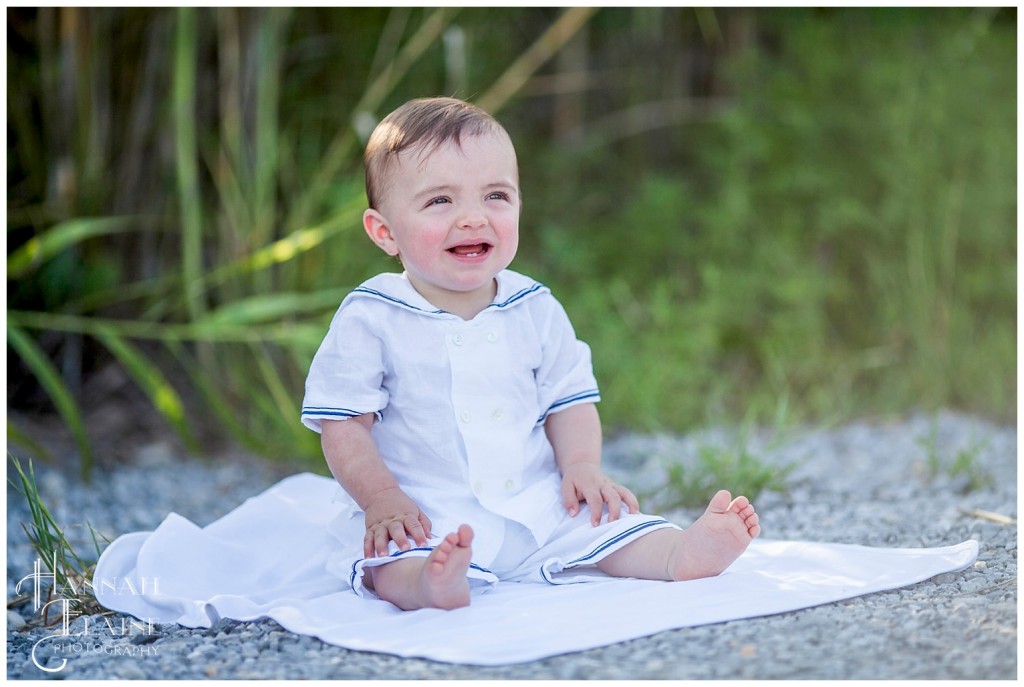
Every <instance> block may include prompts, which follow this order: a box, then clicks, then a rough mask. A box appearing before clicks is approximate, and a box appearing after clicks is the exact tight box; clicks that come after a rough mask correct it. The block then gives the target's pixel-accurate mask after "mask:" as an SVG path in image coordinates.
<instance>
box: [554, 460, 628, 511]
mask: <svg viewBox="0 0 1024 687" xmlns="http://www.w3.org/2000/svg"><path fill="white" fill-rule="evenodd" d="M581 502H586V504H587V506H589V507H590V523H591V524H592V525H595V526H596V525H597V524H598V523H600V522H601V512H602V510H603V509H604V504H606V503H607V504H608V521H609V522H610V521H612V520H618V519H619V516H620V514H621V513H622V506H623V505H625V506H626V508H627V510H628V512H630V513H637V512H639V511H640V503H639V502H638V501H637V500H636V496H634V495H633V492H631V491H630V490H629V489H627V488H626V487H624V486H622V485H621V484H616V483H615V482H613V481H612V480H610V479H609V478H608V476H607V475H605V474H604V473H603V472H601V468H599V467H598V466H596V465H593V464H592V463H576V464H574V465H570V466H568V467H566V468H565V469H563V470H562V503H564V504H565V508H566V510H568V511H569V515H572V516H575V515H576V514H577V513H579V512H580V503H581Z"/></svg>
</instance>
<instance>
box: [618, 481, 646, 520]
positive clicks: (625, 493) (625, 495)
mask: <svg viewBox="0 0 1024 687" xmlns="http://www.w3.org/2000/svg"><path fill="white" fill-rule="evenodd" d="M615 488H616V489H618V491H619V495H621V496H622V502H623V503H625V504H626V507H627V508H629V512H630V513H639V512H640V501H638V500H637V498H636V495H635V494H634V493H633V492H631V491H630V490H629V489H627V488H626V487H624V486H622V485H621V484H616V485H615Z"/></svg>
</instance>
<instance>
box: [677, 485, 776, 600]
mask: <svg viewBox="0 0 1024 687" xmlns="http://www.w3.org/2000/svg"><path fill="white" fill-rule="evenodd" d="M760 533H761V526H760V525H758V518H757V513H756V512H754V506H753V505H752V504H751V503H750V501H748V500H747V497H746V496H737V497H736V498H735V499H733V498H732V495H731V494H730V493H729V492H728V491H725V490H724V489H723V490H721V491H719V492H718V493H717V494H715V495H714V496H713V497H712V498H711V503H709V504H708V507H707V510H705V511H704V514H703V515H701V516H700V517H699V518H697V521H696V522H694V523H693V524H692V525H690V527H689V529H687V530H685V531H684V532H683V537H680V539H679V543H678V545H677V546H676V548H675V551H674V552H673V556H672V571H673V578H674V579H676V580H695V579H698V578H701V577H713V576H715V575H718V574H719V573H721V572H722V571H723V570H725V569H726V568H728V567H729V566H730V565H732V562H733V561H735V560H736V559H737V558H739V556H740V554H742V553H743V552H744V551H746V549H747V545H749V544H750V542H751V541H753V539H754V537H756V536H757V535H759V534H760Z"/></svg>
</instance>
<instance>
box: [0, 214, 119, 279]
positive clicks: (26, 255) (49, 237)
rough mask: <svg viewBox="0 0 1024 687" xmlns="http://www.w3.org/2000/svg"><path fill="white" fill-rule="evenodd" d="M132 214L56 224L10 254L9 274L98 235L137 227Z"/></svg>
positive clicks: (27, 269) (28, 268)
mask: <svg viewBox="0 0 1024 687" xmlns="http://www.w3.org/2000/svg"><path fill="white" fill-rule="evenodd" d="M136 222H137V220H136V219H135V218H132V217H85V218H78V219H69V220H67V221H66V222H61V223H60V224H56V225H54V226H52V227H50V228H49V229H47V230H46V231H44V232H43V233H42V234H39V235H38V236H35V237H33V238H31V239H29V240H28V241H27V242H26V243H25V244H24V245H23V246H21V247H20V248H18V249H17V250H15V251H14V252H13V253H11V254H10V255H8V256H7V278H8V279H19V278H21V277H23V276H25V274H27V273H28V272H31V271H32V270H33V269H35V268H37V267H39V266H40V265H42V264H43V263H45V262H46V261H47V260H49V259H51V258H52V257H54V256H55V255H57V254H59V253H60V252H61V251H63V250H65V249H67V248H71V247H72V246H76V245H78V244H80V243H82V242H83V241H86V240H88V239H91V238H95V237H98V236H108V235H111V234H117V233H121V232H126V231H131V230H132V229H137V228H138V225H137V224H136Z"/></svg>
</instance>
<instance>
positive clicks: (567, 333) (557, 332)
mask: <svg viewBox="0 0 1024 687" xmlns="http://www.w3.org/2000/svg"><path fill="white" fill-rule="evenodd" d="M543 300H545V301H547V302H546V303H545V313H544V318H543V325H542V330H541V341H542V342H543V344H542V345H543V360H542V363H541V367H540V369H539V370H537V393H538V401H539V403H540V408H541V409H542V413H541V416H540V417H539V418H538V420H537V421H538V423H541V422H543V421H544V420H546V419H547V416H548V415H550V414H551V413H557V412H559V411H561V410H565V409H566V408H570V407H572V406H574V405H577V404H580V403H596V402H598V401H600V400H601V395H600V392H599V391H598V387H597V379H596V378H595V377H594V369H593V364H592V362H591V355H590V346H588V345H587V344H586V343H584V342H583V341H580V340H579V339H577V338H576V332H575V331H574V330H573V327H572V324H571V323H570V322H569V317H568V315H566V313H565V309H564V308H563V307H562V305H561V304H560V303H559V302H558V301H557V300H555V298H554V297H549V298H547V299H543Z"/></svg>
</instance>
